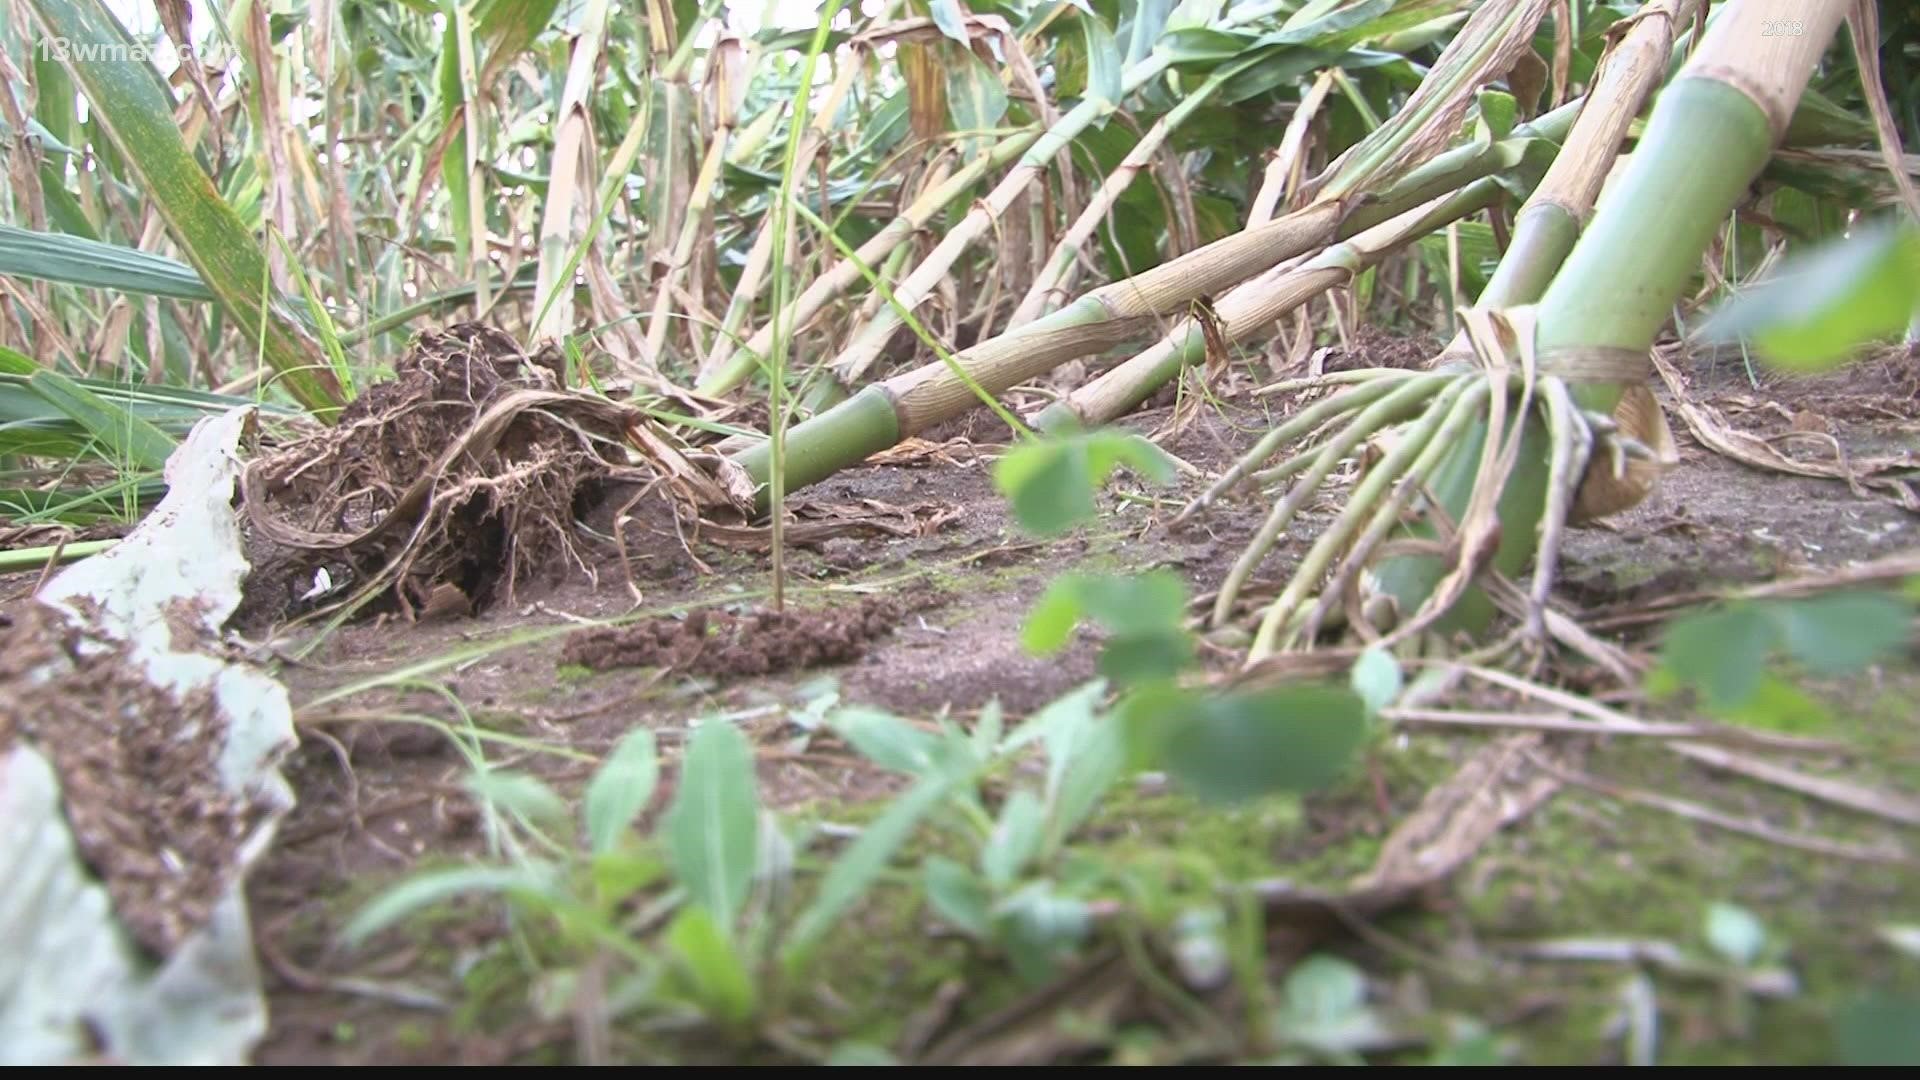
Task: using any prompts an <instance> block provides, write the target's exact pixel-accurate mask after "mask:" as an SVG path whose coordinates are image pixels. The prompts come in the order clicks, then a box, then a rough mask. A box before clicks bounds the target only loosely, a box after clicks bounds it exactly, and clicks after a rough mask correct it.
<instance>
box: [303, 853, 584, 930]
mask: <svg viewBox="0 0 1920 1080" xmlns="http://www.w3.org/2000/svg"><path fill="white" fill-rule="evenodd" d="M552 884H553V877H552V874H551V872H550V868H548V867H546V866H545V865H544V864H539V863H532V864H528V865H527V866H524V867H521V866H463V867H460V868H458V869H453V870H436V871H430V872H428V873H424V874H417V875H415V876H413V877H410V878H407V879H406V880H405V881H402V882H401V883H400V884H398V885H395V886H394V887H393V888H391V889H388V890H387V891H386V892H383V893H381V894H380V895H379V896H377V897H375V898H374V899H373V901H372V902H370V903H368V904H367V906H366V907H363V908H361V909H360V911H359V913H358V914H356V915H355V916H354V917H353V918H352V919H351V920H349V921H348V922H347V925H346V927H345V929H344V930H342V931H341V936H342V937H344V938H345V939H346V942H347V944H349V945H358V944H360V943H361V942H363V941H365V940H366V939H367V938H369V937H371V936H373V935H374V934H377V933H379V932H380V931H382V930H385V929H386V928H387V927H389V926H392V925H394V924H395V923H397V922H399V921H400V920H402V919H404V918H406V917H407V916H409V915H411V914H413V913H414V912H416V911H421V910H423V909H426V908H429V907H432V906H434V905H435V904H440V903H444V902H446V901H448V900H452V899H453V898H455V897H458V896H466V895H469V894H472V893H509V894H519V895H523V896H542V895H545V894H546V893H547V892H548V891H549V890H550V888H551V887H552Z"/></svg>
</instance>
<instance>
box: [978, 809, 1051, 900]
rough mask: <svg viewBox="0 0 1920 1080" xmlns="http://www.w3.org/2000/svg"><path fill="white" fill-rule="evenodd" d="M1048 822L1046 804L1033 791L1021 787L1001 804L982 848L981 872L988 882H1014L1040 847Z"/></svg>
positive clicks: (998, 884) (1002, 886) (1004, 884)
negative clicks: (1043, 830)
mask: <svg viewBox="0 0 1920 1080" xmlns="http://www.w3.org/2000/svg"><path fill="white" fill-rule="evenodd" d="M1045 822H1046V807H1044V806H1042V805H1041V803H1040V799H1039V797H1038V796H1036V795H1034V793H1033V792H1031V791H1028V790H1027V789H1026V788H1020V789H1018V790H1016V791H1015V792H1014V793H1013V794H1011V795H1009V796H1007V801H1006V802H1005V803H1004V804H1002V805H1001V807H1000V819H999V820H998V821H996V822H994V824H993V832H992V834H991V835H990V836H988V838H987V843H986V846H985V847H983V848H981V849H980V872H981V873H982V874H985V875H986V878H987V883H988V884H989V885H991V886H993V887H994V888H995V889H1005V888H1006V887H1008V886H1009V885H1012V884H1013V882H1014V879H1015V878H1017V877H1019V876H1020V871H1021V870H1023V869H1024V868H1025V867H1026V865H1027V862H1028V861H1029V860H1031V859H1032V858H1033V856H1034V853H1035V852H1037V851H1039V850H1040V841H1041V839H1042V833H1041V829H1042V827H1043V826H1044V824H1045Z"/></svg>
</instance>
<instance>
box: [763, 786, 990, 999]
mask: <svg viewBox="0 0 1920 1080" xmlns="http://www.w3.org/2000/svg"><path fill="white" fill-rule="evenodd" d="M969 764H971V763H970V762H969ZM970 775H971V770H970V769H962V768H960V767H958V764H957V763H953V762H949V767H948V768H946V769H942V770H941V771H938V772H934V773H929V774H927V775H925V776H922V777H921V778H920V779H919V780H917V781H915V782H914V785H913V786H912V787H910V788H908V789H907V792H906V794H904V795H902V796H900V797H899V798H898V799H895V800H894V801H893V803H892V804H891V805H889V806H888V807H887V808H886V810H884V811H882V812H881V814H880V816H879V817H878V818H875V819H874V821H873V823H872V824H870V825H868V826H867V827H866V828H865V829H864V830H862V831H861V833H860V838H859V839H858V840H855V841H854V842H853V844H852V845H851V846H849V847H848V848H847V850H846V851H844V852H842V853H841V855H840V857H839V858H838V859H835V860H834V862H833V866H832V867H830V868H828V870H827V874H826V876H825V877H824V878H822V879H821V881H820V891H819V893H818V894H817V895H816V896H815V897H814V899H813V903H812V904H811V905H809V906H808V908H807V910H806V911H804V912H802V913H801V915H800V918H799V919H798V920H796V921H795V923H794V927H793V932H792V933H791V934H790V935H789V937H788V939H787V952H786V963H787V966H788V967H789V969H793V968H797V967H799V966H800V965H802V964H804V963H805V961H806V959H807V958H808V956H809V955H810V954H811V952H812V950H813V947H814V946H815V945H816V944H818V943H819V941H820V939H821V938H822V937H824V936H825V935H826V932H827V931H828V930H829V929H831V928H832V926H833V922H834V920H835V919H838V918H839V917H840V915H841V913H842V912H844V911H846V909H847V908H849V907H851V906H852V905H853V902H854V901H855V900H858V899H859V898H860V896H861V894H863V893H865V892H866V891H867V889H868V887H870V886H871V885H872V884H873V882H874V881H875V879H877V878H878V877H879V876H880V874H881V872H882V871H884V870H885V869H886V867H887V863H888V862H889V861H891V860H892V859H893V857H894V855H895V854H896V853H898V852H899V850H900V849H901V848H902V847H904V846H905V845H906V842H907V840H908V839H909V838H911V837H912V836H913V831H914V829H916V828H918V827H919V825H920V820H921V819H922V818H924V817H926V816H927V814H928V813H930V812H932V810H933V808H934V807H935V806H938V805H939V804H940V803H941V802H942V801H943V800H945V799H946V798H947V797H948V796H949V795H951V794H952V793H953V791H954V790H955V789H956V788H958V787H959V786H960V785H961V784H962V783H964V782H965V781H966V778H967V777H968V776H970Z"/></svg>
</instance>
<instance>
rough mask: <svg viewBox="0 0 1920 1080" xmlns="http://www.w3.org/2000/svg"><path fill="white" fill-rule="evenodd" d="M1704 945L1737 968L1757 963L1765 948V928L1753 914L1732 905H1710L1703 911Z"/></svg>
mask: <svg viewBox="0 0 1920 1080" xmlns="http://www.w3.org/2000/svg"><path fill="white" fill-rule="evenodd" d="M1707 944H1709V945H1711V946H1713V951H1714V952H1717V953H1719V954H1720V955H1721V956H1723V957H1725V958H1726V959H1728V960H1730V961H1732V962H1733V963H1735V964H1738V965H1740V966H1741V967H1746V966H1748V965H1751V964H1752V963H1753V962H1754V961H1755V960H1758V959H1760V950H1761V949H1763V948H1765V947H1766V944H1767V928H1766V927H1764V926H1762V925H1760V920H1759V919H1756V918H1754V915H1753V912H1751V911H1748V910H1747V909H1746V908H1743V907H1737V906H1735V905H1733V904H1722V903H1714V904H1710V905H1708V907H1707Z"/></svg>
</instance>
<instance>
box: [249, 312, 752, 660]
mask: <svg viewBox="0 0 1920 1080" xmlns="http://www.w3.org/2000/svg"><path fill="white" fill-rule="evenodd" d="M561 370H563V368H562V366H561V364H560V361H559V358H558V355H557V354H556V353H554V351H553V350H552V349H551V348H549V349H546V350H542V351H541V352H540V353H539V354H536V355H534V356H527V355H525V354H524V353H522V352H521V350H520V348H519V346H518V345H517V344H516V343H515V342H514V340H513V339H512V338H511V337H510V336H509V335H507V334H506V333H504V332H502V331H500V330H497V329H493V328H490V327H486V326H482V325H479V324H475V323H463V324H459V325H456V326H453V327H450V328H448V329H446V330H442V331H427V332H424V333H422V334H421V335H420V336H419V337H417V338H416V339H415V341H414V343H413V345H412V347H411V348H410V349H409V350H408V351H407V353H406V355H405V356H404V357H402V358H401V360H400V361H399V363H398V364H397V365H396V375H395V377H394V378H393V379H392V380H391V381H389V382H385V383H380V384H378V385H375V386H371V387H368V388H367V389H366V391H365V392H364V393H362V394H361V395H360V397H358V398H357V399H356V400H355V401H354V402H353V403H352V404H351V405H349V406H348V407H347V408H346V409H345V410H343V412H342V414H341V416H340V419H339V422H338V423H337V424H335V425H334V426H333V427H331V428H329V429H327V430H323V431H320V432H318V433H317V434H314V435H312V436H310V437H307V438H304V439H301V440H298V441H296V442H293V443H291V444H289V445H286V446H284V447H282V448H280V449H278V450H277V451H275V452H273V453H271V454H268V455H266V456H264V457H262V458H260V459H258V460H256V461H254V462H252V463H251V464H250V466H249V467H248V469H247V471H246V473H245V474H244V477H243V487H244V492H245V497H246V511H247V520H248V523H249V524H250V526H251V527H252V530H253V537H252V542H253V545H254V548H253V550H250V551H249V559H250V561H252V562H253V563H254V565H255V567H256V568H258V569H257V570H256V575H255V577H256V580H258V581H260V582H262V584H261V585H260V586H258V587H250V588H249V596H248V604H247V605H246V606H245V607H243V610H242V612H241V613H240V619H241V622H242V624H243V625H244V624H250V623H253V622H255V621H257V620H258V619H260V618H261V617H262V616H264V617H265V618H268V619H271V618H276V617H278V616H279V615H281V614H283V613H285V611H286V610H287V609H288V608H289V607H290V606H292V605H293V604H294V603H295V601H296V599H297V598H298V597H299V596H300V595H301V592H302V590H306V589H308V588H310V587H311V586H312V585H313V583H314V582H315V574H316V571H317V570H326V571H327V579H328V580H330V581H332V582H333V583H335V587H336V588H339V587H340V586H342V585H344V584H346V583H348V582H350V583H352V584H353V585H354V586H355V588H360V587H365V586H377V589H378V594H377V599H378V600H379V601H380V602H379V603H372V604H370V606H371V607H372V608H373V609H374V610H378V609H379V608H382V607H398V608H399V609H400V610H401V611H402V612H403V613H405V614H407V615H409V616H411V615H413V614H414V613H415V612H416V611H417V610H418V609H419V608H421V607H425V606H427V605H429V604H430V603H433V602H436V600H437V599H441V600H443V599H444V595H445V593H446V590H447V588H448V587H451V588H453V589H456V590H458V593H459V595H460V596H461V597H463V598H464V599H465V601H466V606H467V607H468V608H469V609H470V610H471V611H474V612H479V611H482V610H485V609H486V608H488V607H490V606H491V605H492V604H493V603H495V602H496V601H498V600H503V599H504V600H509V601H510V600H511V599H512V598H513V596H514V591H515V586H516V584H518V583H521V582H523V581H525V580H527V579H529V578H531V577H533V576H534V575H535V574H536V573H538V572H540V571H543V570H544V571H551V572H553V573H554V575H555V576H558V575H559V574H561V573H564V572H565V570H566V568H567V567H568V566H570V565H571V566H576V567H581V568H584V567H585V566H586V562H585V560H584V559H583V558H582V557H581V555H580V553H579V551H578V549H577V547H576V541H575V533H574V529H575V518H576V515H577V514H579V513H580V512H582V511H583V510H584V509H586V508H588V507H590V506H592V505H593V504H595V503H596V502H597V501H598V500H599V499H600V497H601V496H602V495H603V494H604V492H605V491H606V489H607V487H608V485H609V483H610V482H611V481H612V480H614V479H616V478H622V479H638V480H640V481H642V482H645V481H650V480H654V479H658V478H659V477H660V476H661V475H666V476H668V477H670V478H671V480H672V482H671V483H669V484H668V485H667V486H668V487H669V488H675V489H684V488H686V486H687V484H688V483H689V482H691V483H693V484H694V485H695V486H699V485H700V483H701V482H703V481H706V482H707V487H708V488H710V489H711V490H709V491H706V492H703V493H701V494H703V495H705V496H709V497H707V498H703V499H701V500H698V501H700V502H705V503H712V502H714V501H716V500H714V499H713V498H711V497H710V496H712V495H713V494H714V493H716V492H721V491H722V488H721V487H720V486H719V485H714V484H712V483H711V482H710V477H707V476H705V475H704V474H702V473H700V471H699V470H698V469H697V468H694V467H692V466H691V465H689V464H688V463H687V461H686V460H685V459H684V458H681V459H679V460H678V461H676V462H674V463H672V464H671V465H670V466H668V467H666V468H662V469H659V470H658V471H653V470H642V469H638V468H633V467H630V466H629V465H628V463H627V460H626V457H625V450H624V448H625V446H626V445H627V444H628V443H629V441H630V440H631V441H634V442H636V443H638V444H640V445H641V446H642V448H643V452H651V453H652V455H653V456H659V455H662V454H667V455H677V453H678V452H677V451H676V450H674V449H673V448H672V447H670V446H668V445H667V444H666V443H665V442H664V441H663V440H661V439H660V438H659V437H658V436H652V435H648V434H642V433H640V432H639V431H638V429H640V428H643V427H645V425H646V424H647V421H646V418H645V416H644V414H642V413H640V412H638V411H637V410H635V409H632V408H630V407H628V406H624V405H620V404H617V403H615V402H612V401H608V400H607V399H605V398H601V397H597V396H594V395H590V394H584V393H573V392H568V391H565V390H562V389H560V383H559V374H558V373H559V372H560V371H561ZM343 578H345V579H346V581H345V582H343V581H342V579H343ZM436 593H438V594H441V596H440V597H439V598H436ZM369 599H370V600H372V599H374V598H369Z"/></svg>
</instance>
